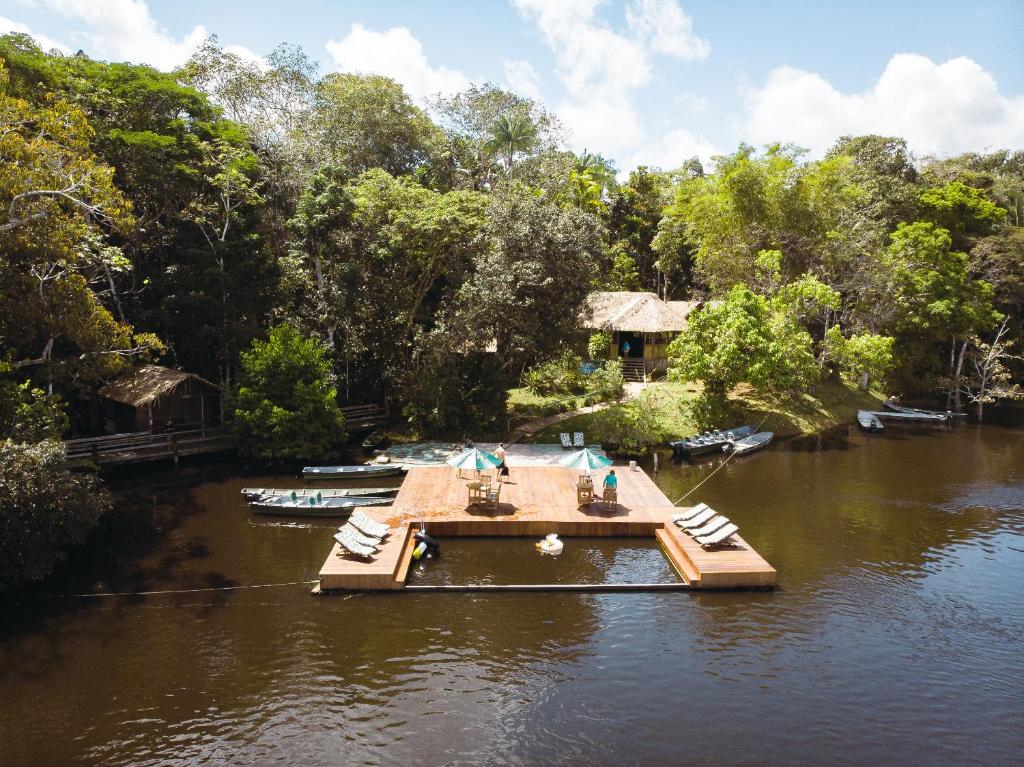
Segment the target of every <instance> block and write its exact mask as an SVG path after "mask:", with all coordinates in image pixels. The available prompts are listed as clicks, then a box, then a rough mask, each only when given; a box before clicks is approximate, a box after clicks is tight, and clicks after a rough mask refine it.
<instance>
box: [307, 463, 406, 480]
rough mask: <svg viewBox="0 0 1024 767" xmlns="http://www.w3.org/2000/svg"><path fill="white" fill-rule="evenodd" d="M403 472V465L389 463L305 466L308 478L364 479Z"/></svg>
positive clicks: (390, 475)
mask: <svg viewBox="0 0 1024 767" xmlns="http://www.w3.org/2000/svg"><path fill="white" fill-rule="evenodd" d="M401 473H402V467H401V466H398V465H392V464H387V463H381V464H372V465H370V466H305V467H303V469H302V476H303V477H305V478H306V479H362V478H363V477H392V476H394V475H396V474H401Z"/></svg>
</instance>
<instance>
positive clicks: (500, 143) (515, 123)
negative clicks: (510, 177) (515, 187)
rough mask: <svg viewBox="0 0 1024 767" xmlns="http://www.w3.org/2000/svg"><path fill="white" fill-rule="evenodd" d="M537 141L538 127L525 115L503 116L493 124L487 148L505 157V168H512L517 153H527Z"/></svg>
mask: <svg viewBox="0 0 1024 767" xmlns="http://www.w3.org/2000/svg"><path fill="white" fill-rule="evenodd" d="M536 140H537V127H536V126H535V125H534V124H533V121H532V120H530V118H529V117H525V116H523V115H511V116H510V115H501V116H500V117H498V118H497V119H496V120H495V121H494V122H493V123H491V138H490V140H489V141H488V142H487V147H488V149H490V150H491V151H492V152H495V153H499V152H500V153H502V154H503V155H504V156H505V167H506V168H509V169H510V168H511V167H512V162H513V160H514V159H515V154H516V152H525V151H527V150H528V149H529V148H530V147H532V146H533V144H534V142H535V141H536Z"/></svg>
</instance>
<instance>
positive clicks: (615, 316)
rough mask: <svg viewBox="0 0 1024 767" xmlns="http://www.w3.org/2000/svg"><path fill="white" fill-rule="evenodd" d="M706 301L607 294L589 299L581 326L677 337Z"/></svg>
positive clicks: (592, 295) (614, 291)
mask: <svg viewBox="0 0 1024 767" xmlns="http://www.w3.org/2000/svg"><path fill="white" fill-rule="evenodd" d="M703 303H704V302H703V301H662V300H661V299H660V298H658V297H657V296H656V295H654V293H634V292H630V291H618V290H607V291H598V292H596V293H591V294H590V295H589V296H587V301H586V305H585V306H584V310H583V316H582V319H581V322H582V326H583V327H585V328H591V329H593V330H619V331H626V332H629V333H677V332H679V331H680V330H682V329H683V328H685V327H686V315H688V314H689V313H690V312H691V311H693V310H694V309H696V308H697V307H698V306H700V305H701V304H703Z"/></svg>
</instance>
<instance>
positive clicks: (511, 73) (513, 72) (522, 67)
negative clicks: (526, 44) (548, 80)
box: [504, 61, 541, 101]
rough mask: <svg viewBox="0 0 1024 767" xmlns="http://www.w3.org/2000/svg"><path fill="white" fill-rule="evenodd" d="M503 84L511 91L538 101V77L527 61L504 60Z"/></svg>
mask: <svg viewBox="0 0 1024 767" xmlns="http://www.w3.org/2000/svg"><path fill="white" fill-rule="evenodd" d="M504 69H505V85H507V86H508V88H509V90H511V91H512V92H513V93H518V94H519V95H520V96H526V98H529V99H533V100H534V101H540V100H541V95H540V77H539V76H538V75H537V70H535V69H534V68H533V64H531V63H530V62H529V61H506V62H505V65H504Z"/></svg>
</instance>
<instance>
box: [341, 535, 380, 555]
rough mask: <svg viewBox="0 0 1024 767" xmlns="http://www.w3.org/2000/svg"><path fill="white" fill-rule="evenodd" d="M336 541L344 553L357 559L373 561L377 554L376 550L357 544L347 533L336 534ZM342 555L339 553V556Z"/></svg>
mask: <svg viewBox="0 0 1024 767" xmlns="http://www.w3.org/2000/svg"><path fill="white" fill-rule="evenodd" d="M334 540H335V541H337V542H338V545H339V546H341V548H342V550H343V551H345V552H347V553H349V554H353V555H354V556H357V557H362V558H363V559H373V556H374V554H376V553H377V552H376V550H374V549H373V548H371V547H370V546H362V545H360V544H359V543H356V542H355V541H354V540H352V538H351V537H349V536H348V535H346V534H345V533H335V534H334ZM340 553H341V552H339V554H340Z"/></svg>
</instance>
